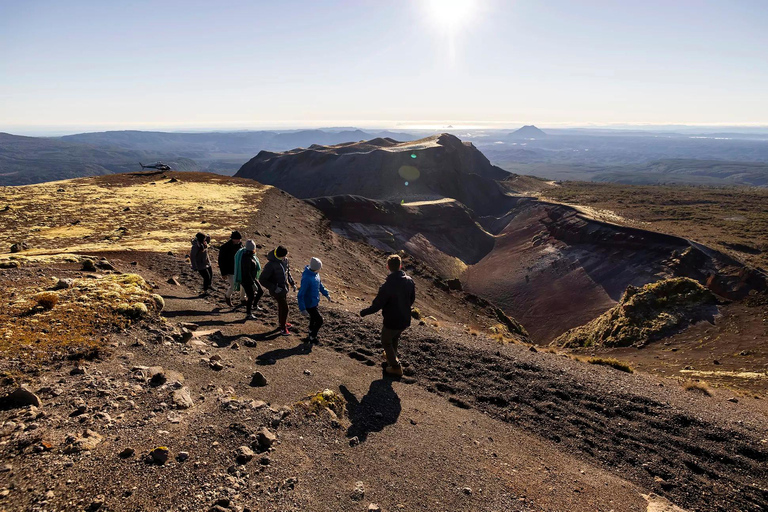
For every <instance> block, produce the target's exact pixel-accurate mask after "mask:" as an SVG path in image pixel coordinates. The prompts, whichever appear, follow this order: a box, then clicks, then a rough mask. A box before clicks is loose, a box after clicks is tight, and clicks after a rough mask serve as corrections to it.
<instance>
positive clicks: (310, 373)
mask: <svg viewBox="0 0 768 512" xmlns="http://www.w3.org/2000/svg"><path fill="white" fill-rule="evenodd" d="M304 375H312V372H311V371H309V370H304Z"/></svg>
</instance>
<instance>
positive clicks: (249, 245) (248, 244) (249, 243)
mask: <svg viewBox="0 0 768 512" xmlns="http://www.w3.org/2000/svg"><path fill="white" fill-rule="evenodd" d="M245 250H246V251H255V250H256V244H255V243H253V240H248V241H247V242H245Z"/></svg>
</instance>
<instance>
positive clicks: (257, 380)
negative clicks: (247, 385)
mask: <svg viewBox="0 0 768 512" xmlns="http://www.w3.org/2000/svg"><path fill="white" fill-rule="evenodd" d="M266 385H267V378H266V377H265V376H264V375H263V374H262V373H261V372H256V373H254V374H253V376H252V377H251V386H253V387H264V386H266Z"/></svg>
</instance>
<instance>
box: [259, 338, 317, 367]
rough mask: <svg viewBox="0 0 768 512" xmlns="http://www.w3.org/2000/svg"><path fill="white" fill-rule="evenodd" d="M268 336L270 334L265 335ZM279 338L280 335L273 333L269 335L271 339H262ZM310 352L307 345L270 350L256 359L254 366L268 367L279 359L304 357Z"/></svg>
mask: <svg viewBox="0 0 768 512" xmlns="http://www.w3.org/2000/svg"><path fill="white" fill-rule="evenodd" d="M266 334H270V333H266ZM257 336H258V335H252V336H250V338H251V339H257V338H256V337H257ZM278 336H280V333H279V332H277V333H274V334H271V337H265V338H263V339H273V338H276V337H278ZM311 352H312V345H310V344H309V343H304V342H302V343H299V344H298V345H296V346H295V347H292V348H278V349H275V350H270V351H269V352H264V353H263V354H261V355H259V356H257V357H256V364H258V365H270V364H275V361H278V360H280V359H285V358H286V357H291V356H306V355H308V354H310V353H311Z"/></svg>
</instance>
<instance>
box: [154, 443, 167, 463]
mask: <svg viewBox="0 0 768 512" xmlns="http://www.w3.org/2000/svg"><path fill="white" fill-rule="evenodd" d="M169 452H170V450H169V449H168V448H167V447H165V446H158V447H157V448H155V449H154V450H152V451H151V452H149V456H150V457H151V458H152V462H154V463H155V464H161V465H162V464H165V463H166V462H168V454H169Z"/></svg>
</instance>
